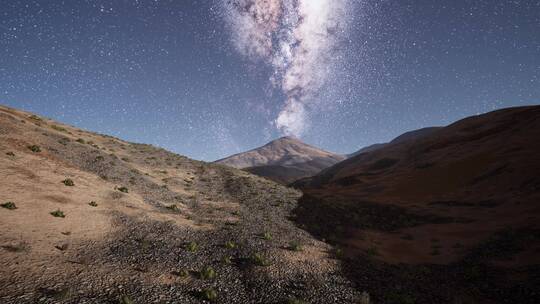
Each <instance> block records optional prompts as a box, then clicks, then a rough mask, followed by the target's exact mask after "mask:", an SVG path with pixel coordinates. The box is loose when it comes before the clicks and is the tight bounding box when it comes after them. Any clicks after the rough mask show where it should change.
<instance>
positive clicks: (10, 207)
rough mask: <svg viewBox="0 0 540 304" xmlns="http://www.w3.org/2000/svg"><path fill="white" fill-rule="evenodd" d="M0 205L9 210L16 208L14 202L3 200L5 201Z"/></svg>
mask: <svg viewBox="0 0 540 304" xmlns="http://www.w3.org/2000/svg"><path fill="white" fill-rule="evenodd" d="M0 206H2V208H6V209H9V210H15V209H17V206H16V205H15V203H14V202H5V203H3V204H1V205H0Z"/></svg>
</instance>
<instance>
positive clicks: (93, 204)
mask: <svg viewBox="0 0 540 304" xmlns="http://www.w3.org/2000/svg"><path fill="white" fill-rule="evenodd" d="M88 205H90V206H92V207H97V206H98V204H97V203H96V202H94V201H91V202H90V203H88Z"/></svg>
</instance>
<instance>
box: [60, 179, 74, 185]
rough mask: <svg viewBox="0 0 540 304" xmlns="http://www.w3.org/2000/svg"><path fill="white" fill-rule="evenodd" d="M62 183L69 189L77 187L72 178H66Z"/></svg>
mask: <svg viewBox="0 0 540 304" xmlns="http://www.w3.org/2000/svg"><path fill="white" fill-rule="evenodd" d="M62 183H63V184H64V185H66V186H68V187H73V186H75V183H74V182H73V180H72V179H71V178H66V179H65V180H63V181H62Z"/></svg>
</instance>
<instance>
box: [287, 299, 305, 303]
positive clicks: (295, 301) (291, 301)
mask: <svg viewBox="0 0 540 304" xmlns="http://www.w3.org/2000/svg"><path fill="white" fill-rule="evenodd" d="M287 304H306V302H304V301H302V300H300V299H298V298H289V299H288V300H287Z"/></svg>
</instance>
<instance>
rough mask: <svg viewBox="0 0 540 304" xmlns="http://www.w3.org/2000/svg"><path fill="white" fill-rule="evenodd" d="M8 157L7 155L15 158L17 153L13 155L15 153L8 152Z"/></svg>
mask: <svg viewBox="0 0 540 304" xmlns="http://www.w3.org/2000/svg"><path fill="white" fill-rule="evenodd" d="M6 155H7V156H15V153H13V152H7V153H6Z"/></svg>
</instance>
